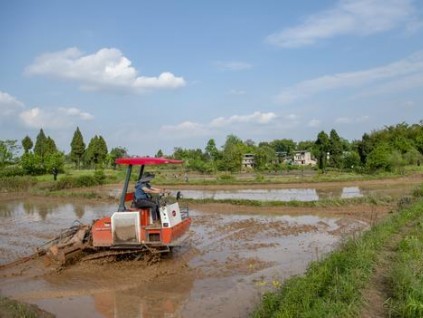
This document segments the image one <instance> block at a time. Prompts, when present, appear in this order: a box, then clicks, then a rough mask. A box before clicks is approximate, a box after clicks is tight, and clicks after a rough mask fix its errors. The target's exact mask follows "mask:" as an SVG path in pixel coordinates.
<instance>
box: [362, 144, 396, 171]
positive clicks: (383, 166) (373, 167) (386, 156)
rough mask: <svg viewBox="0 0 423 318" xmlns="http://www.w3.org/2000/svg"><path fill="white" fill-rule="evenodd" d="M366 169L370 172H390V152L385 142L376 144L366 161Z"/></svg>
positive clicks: (391, 163)
mask: <svg viewBox="0 0 423 318" xmlns="http://www.w3.org/2000/svg"><path fill="white" fill-rule="evenodd" d="M366 168H367V169H368V170H369V171H370V172H375V171H377V170H384V171H392V170H393V160H392V150H391V148H390V146H389V144H387V143H386V142H384V143H380V144H378V145H377V146H376V147H375V148H374V149H373V151H372V152H371V153H369V155H368V156H367V159H366Z"/></svg>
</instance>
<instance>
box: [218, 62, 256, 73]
mask: <svg viewBox="0 0 423 318" xmlns="http://www.w3.org/2000/svg"><path fill="white" fill-rule="evenodd" d="M214 64H215V65H216V67H217V68H218V69H220V70H222V71H243V70H248V69H250V68H252V67H253V66H252V65H251V64H249V63H246V62H241V61H230V62H223V61H218V62H215V63H214Z"/></svg>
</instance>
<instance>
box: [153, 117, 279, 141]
mask: <svg viewBox="0 0 423 318" xmlns="http://www.w3.org/2000/svg"><path fill="white" fill-rule="evenodd" d="M275 118H277V115H276V114H275V113H272V112H269V113H262V112H254V113H252V114H249V115H233V116H230V117H218V118H215V119H213V120H211V121H210V122H209V123H206V124H201V123H195V122H191V121H185V122H183V123H180V124H178V125H173V126H172V125H168V126H163V127H162V128H161V131H162V133H167V134H168V133H172V134H176V135H191V136H192V135H208V134H211V133H212V132H213V131H217V130H219V129H222V128H224V127H231V128H234V125H246V124H248V125H266V124H270V123H271V122H272V121H273V120H274V119H275Z"/></svg>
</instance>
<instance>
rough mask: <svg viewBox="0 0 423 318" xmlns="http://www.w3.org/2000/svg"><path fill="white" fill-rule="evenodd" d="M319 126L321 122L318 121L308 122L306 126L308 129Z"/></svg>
mask: <svg viewBox="0 0 423 318" xmlns="http://www.w3.org/2000/svg"><path fill="white" fill-rule="evenodd" d="M320 124H321V121H320V120H318V119H312V120H310V121H309V122H308V124H307V126H308V127H313V128H317V127H319V126H320Z"/></svg>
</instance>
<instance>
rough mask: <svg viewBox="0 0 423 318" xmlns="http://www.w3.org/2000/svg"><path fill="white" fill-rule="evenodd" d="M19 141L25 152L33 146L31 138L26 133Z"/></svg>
mask: <svg viewBox="0 0 423 318" xmlns="http://www.w3.org/2000/svg"><path fill="white" fill-rule="evenodd" d="M21 143H22V147H23V149H24V152H25V153H27V152H28V151H30V150H31V149H32V147H33V146H34V143H33V142H32V139H31V138H30V137H29V136H28V135H27V136H25V138H24V139H22V141H21Z"/></svg>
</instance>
